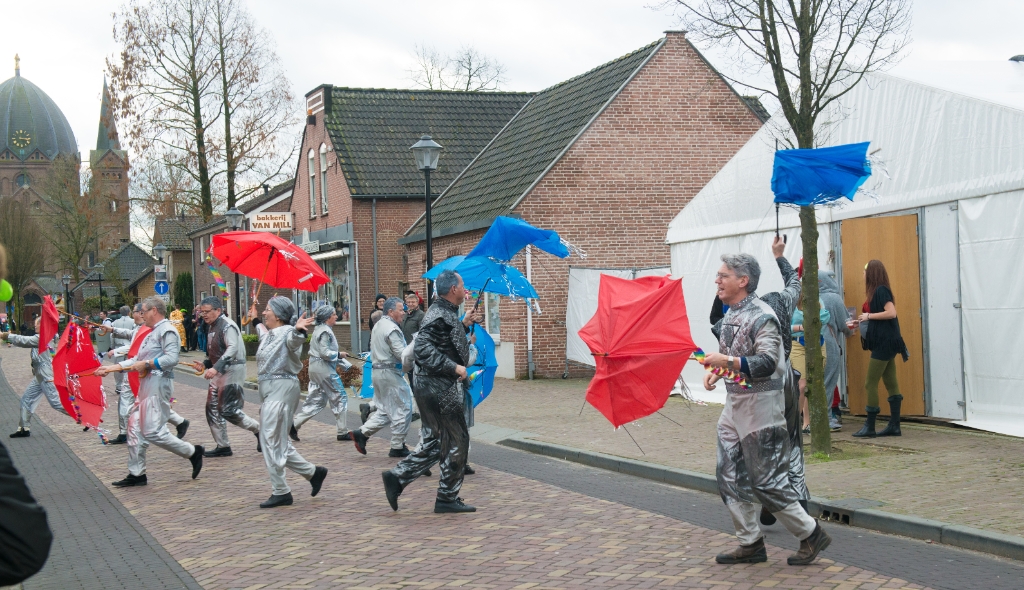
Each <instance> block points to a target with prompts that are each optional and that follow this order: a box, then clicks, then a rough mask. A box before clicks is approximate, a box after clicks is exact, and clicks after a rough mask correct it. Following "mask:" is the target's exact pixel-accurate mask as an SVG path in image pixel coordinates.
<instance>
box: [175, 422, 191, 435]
mask: <svg viewBox="0 0 1024 590" xmlns="http://www.w3.org/2000/svg"><path fill="white" fill-rule="evenodd" d="M188 425H189V421H188V420H185V421H183V422H182V423H181V424H178V438H180V439H184V438H185V433H186V432H188Z"/></svg>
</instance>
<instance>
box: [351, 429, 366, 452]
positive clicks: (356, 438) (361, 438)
mask: <svg viewBox="0 0 1024 590" xmlns="http://www.w3.org/2000/svg"><path fill="white" fill-rule="evenodd" d="M368 440H370V437H368V436H366V435H365V434H363V431H362V430H353V431H352V444H354V445H355V446H356V450H357V451H359V454H360V455H365V454H366V441H368Z"/></svg>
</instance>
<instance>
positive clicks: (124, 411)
mask: <svg viewBox="0 0 1024 590" xmlns="http://www.w3.org/2000/svg"><path fill="white" fill-rule="evenodd" d="M125 320H128V321H127V322H126V321H125ZM112 326H113V328H114V331H113V333H111V334H110V338H111V341H112V342H113V344H114V347H113V350H114V362H115V363H117V364H121V363H122V362H123V361H124V360H125V359H127V358H128V351H129V350H131V347H132V342H134V341H135V335H136V334H138V333H139V326H137V325H135V320H133V319H132V318H130V317H127V316H124V317H121V318H119V319H118V320H117V321H116V322H114V323H113V324H112ZM114 385H115V386H114V391H115V392H116V393H117V429H118V434H124V435H126V436H127V435H128V415H129V414H130V413H131V411H132V406H133V405H135V393H134V392H132V386H131V384H130V383H128V374H127V373H114Z"/></svg>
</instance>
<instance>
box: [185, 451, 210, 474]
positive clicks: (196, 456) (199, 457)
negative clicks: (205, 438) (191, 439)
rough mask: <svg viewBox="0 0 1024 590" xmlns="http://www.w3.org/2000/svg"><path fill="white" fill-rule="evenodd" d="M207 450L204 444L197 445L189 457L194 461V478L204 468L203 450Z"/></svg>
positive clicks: (191, 461)
mask: <svg viewBox="0 0 1024 590" xmlns="http://www.w3.org/2000/svg"><path fill="white" fill-rule="evenodd" d="M205 450H206V449H204V448H203V445H196V450H195V452H194V453H192V456H191V457H189V458H188V460H189V462H190V463H192V479H195V478H197V477H199V472H200V471H202V470H203V452H204V451H205Z"/></svg>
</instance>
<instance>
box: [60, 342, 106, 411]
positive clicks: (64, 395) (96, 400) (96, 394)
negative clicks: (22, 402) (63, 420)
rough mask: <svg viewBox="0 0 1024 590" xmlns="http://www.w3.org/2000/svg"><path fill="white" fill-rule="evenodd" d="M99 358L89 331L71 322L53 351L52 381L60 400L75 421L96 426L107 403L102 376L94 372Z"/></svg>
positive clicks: (98, 363) (98, 364)
mask: <svg viewBox="0 0 1024 590" xmlns="http://www.w3.org/2000/svg"><path fill="white" fill-rule="evenodd" d="M98 366H100V361H99V360H97V359H96V353H95V351H93V348H92V342H90V340H89V334H88V332H86V331H85V330H84V329H83V328H82V327H81V326H79V325H78V324H75V323H74V322H71V323H69V324H68V326H67V327H66V328H64V333H63V334H62V335H61V337H60V341H59V342H58V343H57V352H56V353H55V354H54V355H53V384H54V386H56V388H57V395H58V396H59V397H60V403H61V405H62V406H64V409H65V410H67V412H68V414H70V415H71V416H72V417H74V418H75V421H76V422H78V423H79V424H83V425H85V426H91V427H97V426H99V423H100V422H102V421H103V420H102V417H103V410H105V409H106V407H107V401H106V396H105V395H104V394H103V379H101V378H100V377H97V376H96V375H93V374H92V371H94V370H95V369H96V367H98Z"/></svg>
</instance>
